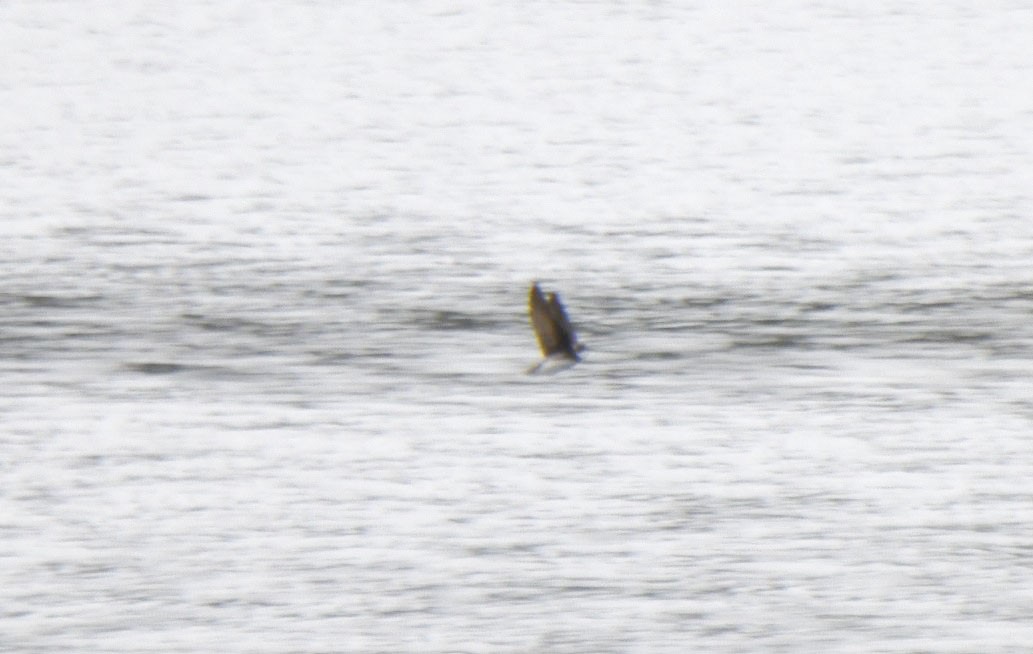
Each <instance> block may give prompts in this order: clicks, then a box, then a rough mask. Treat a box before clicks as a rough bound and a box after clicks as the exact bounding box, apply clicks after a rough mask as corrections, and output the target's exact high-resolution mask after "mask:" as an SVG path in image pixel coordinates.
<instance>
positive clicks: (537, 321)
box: [527, 282, 564, 356]
mask: <svg viewBox="0 0 1033 654" xmlns="http://www.w3.org/2000/svg"><path fill="white" fill-rule="evenodd" d="M550 299H552V300H554V299H555V298H554V296H550ZM527 309H528V312H529V313H530V314H531V326H532V327H533V328H534V334H535V336H537V337H538V345H539V347H541V348H542V354H544V355H545V356H549V355H551V354H555V353H556V352H560V351H562V350H563V349H564V348H563V334H562V333H561V332H560V326H559V325H558V324H557V322H556V319H555V317H554V312H555V309H553V306H552V303H551V302H550V301H549V300H546V299H545V296H544V295H542V289H540V288H538V283H537V282H535V283H534V284H532V285H531V292H530V294H529V295H528V298H527ZM560 310H561V311H562V307H561V308H560Z"/></svg>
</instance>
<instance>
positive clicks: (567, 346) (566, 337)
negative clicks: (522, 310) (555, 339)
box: [548, 293, 577, 359]
mask: <svg viewBox="0 0 1033 654" xmlns="http://www.w3.org/2000/svg"><path fill="white" fill-rule="evenodd" d="M548 301H549V315H550V316H551V317H552V321H553V323H554V324H555V325H556V331H558V332H559V334H560V340H561V349H563V350H565V351H566V352H567V354H569V355H570V356H572V357H574V358H575V359H576V358H577V352H576V350H575V349H574V347H575V344H576V343H577V335H576V334H575V333H574V328H573V327H572V326H571V324H570V318H569V317H568V316H567V310H566V309H564V308H563V303H562V302H560V296H559V295H557V294H556V293H549V297H548Z"/></svg>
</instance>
